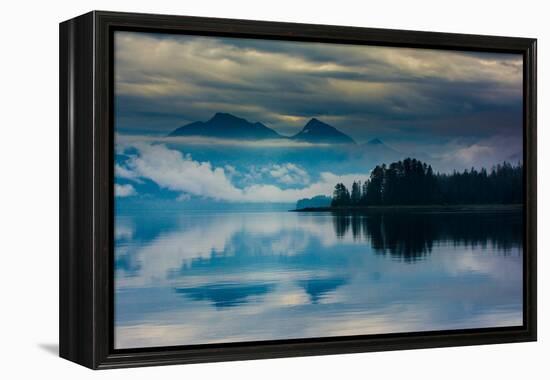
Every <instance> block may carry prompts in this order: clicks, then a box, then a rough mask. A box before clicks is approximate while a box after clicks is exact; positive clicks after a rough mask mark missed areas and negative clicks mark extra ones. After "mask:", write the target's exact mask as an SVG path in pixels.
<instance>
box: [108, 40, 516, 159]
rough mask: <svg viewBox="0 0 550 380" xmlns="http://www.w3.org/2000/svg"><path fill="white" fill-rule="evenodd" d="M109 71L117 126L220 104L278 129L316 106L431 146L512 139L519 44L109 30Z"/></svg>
mask: <svg viewBox="0 0 550 380" xmlns="http://www.w3.org/2000/svg"><path fill="white" fill-rule="evenodd" d="M115 72H116V74H115V76H116V83H115V92H116V128H117V132H119V133H125V134H166V133H167V132H169V131H172V130H173V129H175V128H177V127H179V126H181V125H184V124H186V123H188V122H192V121H197V120H202V121H205V120H208V119H209V118H210V117H212V115H213V114H214V113H216V112H229V113H232V114H234V115H237V116H241V117H244V118H246V119H248V120H250V121H254V122H255V121H259V122H262V123H264V124H266V125H267V126H269V127H271V128H273V129H275V130H277V131H278V132H279V133H281V134H284V135H291V134H294V133H297V132H298V131H299V130H300V129H301V128H302V127H303V125H304V124H305V123H306V122H307V120H309V119H310V118H312V117H316V118H319V119H321V120H323V121H325V122H327V123H329V124H331V125H333V126H335V127H337V128H338V129H340V130H342V131H344V132H345V133H347V134H349V135H350V136H352V137H353V138H354V139H355V140H356V141H358V142H362V141H366V140H368V139H371V138H374V137H378V138H381V139H382V140H383V141H385V142H386V143H388V144H391V145H393V146H395V147H397V148H403V149H406V148H407V147H409V148H410V146H412V145H414V146H416V147H417V148H419V149H421V150H424V151H427V152H435V153H441V152H438V150H439V151H440V150H441V149H444V150H448V149H450V148H449V147H454V149H465V148H469V147H471V146H473V145H475V144H479V143H480V142H481V144H482V146H487V147H489V148H490V149H498V148H499V146H505V147H506V149H507V150H508V151H510V155H514V154H517V153H518V152H520V151H521V146H522V142H521V136H522V57H521V55H512V54H497V53H479V52H452V51H438V50H425V49H408V48H393V47H391V48H390V47H373V46H357V45H354V46H352V45H334V44H325V43H301V42H289V41H268V40H254V39H234V38H214V37H197V36H185V35H165V34H149V33H137V32H116V34H115ZM491 144H492V145H491Z"/></svg>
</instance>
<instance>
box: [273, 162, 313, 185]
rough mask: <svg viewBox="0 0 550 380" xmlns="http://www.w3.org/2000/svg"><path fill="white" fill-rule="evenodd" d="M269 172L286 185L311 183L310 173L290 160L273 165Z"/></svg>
mask: <svg viewBox="0 0 550 380" xmlns="http://www.w3.org/2000/svg"><path fill="white" fill-rule="evenodd" d="M269 174H270V175H271V176H272V177H273V178H275V180H276V181H277V182H279V183H282V184H285V185H305V184H308V183H309V175H308V174H307V172H306V171H305V170H304V169H302V168H300V167H299V166H297V165H295V164H292V163H290V162H288V163H286V164H282V165H278V164H277V165H273V167H272V168H271V170H270V171H269Z"/></svg>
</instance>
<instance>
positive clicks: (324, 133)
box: [291, 118, 355, 144]
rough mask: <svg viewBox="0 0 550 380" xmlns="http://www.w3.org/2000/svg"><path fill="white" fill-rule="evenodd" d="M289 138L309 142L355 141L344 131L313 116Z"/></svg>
mask: <svg viewBox="0 0 550 380" xmlns="http://www.w3.org/2000/svg"><path fill="white" fill-rule="evenodd" d="M291 138H292V139H293V140H299V141H306V142H310V143H329V144H355V141H354V140H353V139H352V138H351V137H349V136H348V135H346V134H345V133H342V132H340V131H339V130H337V129H336V128H334V127H333V126H331V125H328V124H327V123H323V122H322V121H320V120H318V119H315V118H313V119H311V120H310V121H308V123H307V124H306V125H305V126H304V128H303V129H302V130H301V131H300V132H299V133H297V134H296V135H294V136H292V137H291Z"/></svg>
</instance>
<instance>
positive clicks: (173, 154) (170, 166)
mask: <svg viewBox="0 0 550 380" xmlns="http://www.w3.org/2000/svg"><path fill="white" fill-rule="evenodd" d="M133 147H134V148H135V149H137V150H138V152H139V154H137V155H132V156H131V157H130V159H129V160H128V162H127V167H128V169H129V170H131V171H132V172H133V173H134V175H135V176H136V177H138V178H147V179H149V180H151V181H153V182H155V183H156V184H157V185H159V186H160V187H162V188H165V189H169V190H173V191H178V192H181V193H182V194H186V195H184V197H186V196H187V195H194V196H200V197H206V198H212V199H216V200H223V201H230V202H252V203H264V202H267V203H293V202H296V201H297V200H298V199H301V198H310V197H313V196H315V195H331V194H332V191H333V189H334V185H335V184H336V183H338V182H343V183H345V184H351V183H352V182H353V181H354V180H361V181H364V180H365V179H367V178H368V173H360V174H347V175H343V176H341V175H340V176H339V175H336V174H333V173H329V172H323V173H321V175H320V179H319V181H317V182H315V183H311V184H308V185H307V186H304V187H301V188H292V189H282V188H280V187H278V186H276V185H271V184H253V185H250V186H246V187H244V188H238V187H236V186H235V185H233V183H232V182H231V180H230V176H232V175H234V174H235V173H234V172H233V173H232V172H231V171H230V172H227V171H226V169H224V168H221V167H214V166H212V165H211V164H210V162H198V161H195V160H193V158H192V157H191V155H189V154H187V155H183V154H182V153H181V152H179V151H177V150H173V149H169V148H167V147H166V146H165V145H162V144H145V143H137V144H134V145H133ZM270 174H271V175H272V176H273V177H274V178H276V179H278V180H279V182H281V183H285V184H289V183H290V182H293V183H297V181H298V179H299V178H300V176H302V177H303V178H307V181H308V182H309V176H308V175H307V173H306V172H305V171H304V170H303V169H301V168H299V167H298V166H296V165H293V164H291V163H286V164H284V165H275V166H274V167H273V168H272V170H270Z"/></svg>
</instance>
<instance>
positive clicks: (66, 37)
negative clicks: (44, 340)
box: [59, 13, 95, 368]
mask: <svg viewBox="0 0 550 380" xmlns="http://www.w3.org/2000/svg"><path fill="white" fill-rule="evenodd" d="M91 22H92V14H91V13H87V14H84V15H82V16H79V17H76V18H74V19H71V20H68V21H66V22H63V23H61V24H60V26H59V28H60V29H59V37H60V41H59V42H60V56H59V58H60V66H59V69H60V73H59V74H60V76H59V97H60V99H59V100H60V105H59V106H60V107H59V112H60V115H59V134H60V145H59V146H60V151H59V165H60V166H59V169H60V173H59V174H60V175H59V186H60V194H59V202H60V211H59V223H60V226H59V233H60V236H59V238H60V251H59V269H60V271H59V275H60V278H59V287H60V289H59V314H60V318H59V324H60V325H59V356H61V357H63V358H65V359H68V360H70V361H73V362H75V363H78V364H81V365H84V366H86V367H89V368H93V363H94V360H93V359H94V357H93V347H94V346H95V341H94V335H95V334H94V323H93V321H94V315H95V310H94V308H93V302H92V298H93V283H94V277H95V276H94V270H93V249H92V247H93V245H92V244H93V240H92V237H93V229H92V228H91V227H92V223H93V219H94V217H93V215H92V212H91V209H92V207H91V206H92V204H93V191H91V190H92V189H93V182H94V178H93V166H94V165H93V157H92V154H91V153H92V149H93V144H91V143H92V141H93V140H92V138H93V122H92V118H91V117H90V115H91V113H92V110H93V91H92V86H93V82H94V80H93V76H92V75H91V74H92V66H91V65H90V62H91V57H92V55H93V50H94V48H93V43H92V42H93V38H92V28H91V26H92V24H91Z"/></svg>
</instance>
